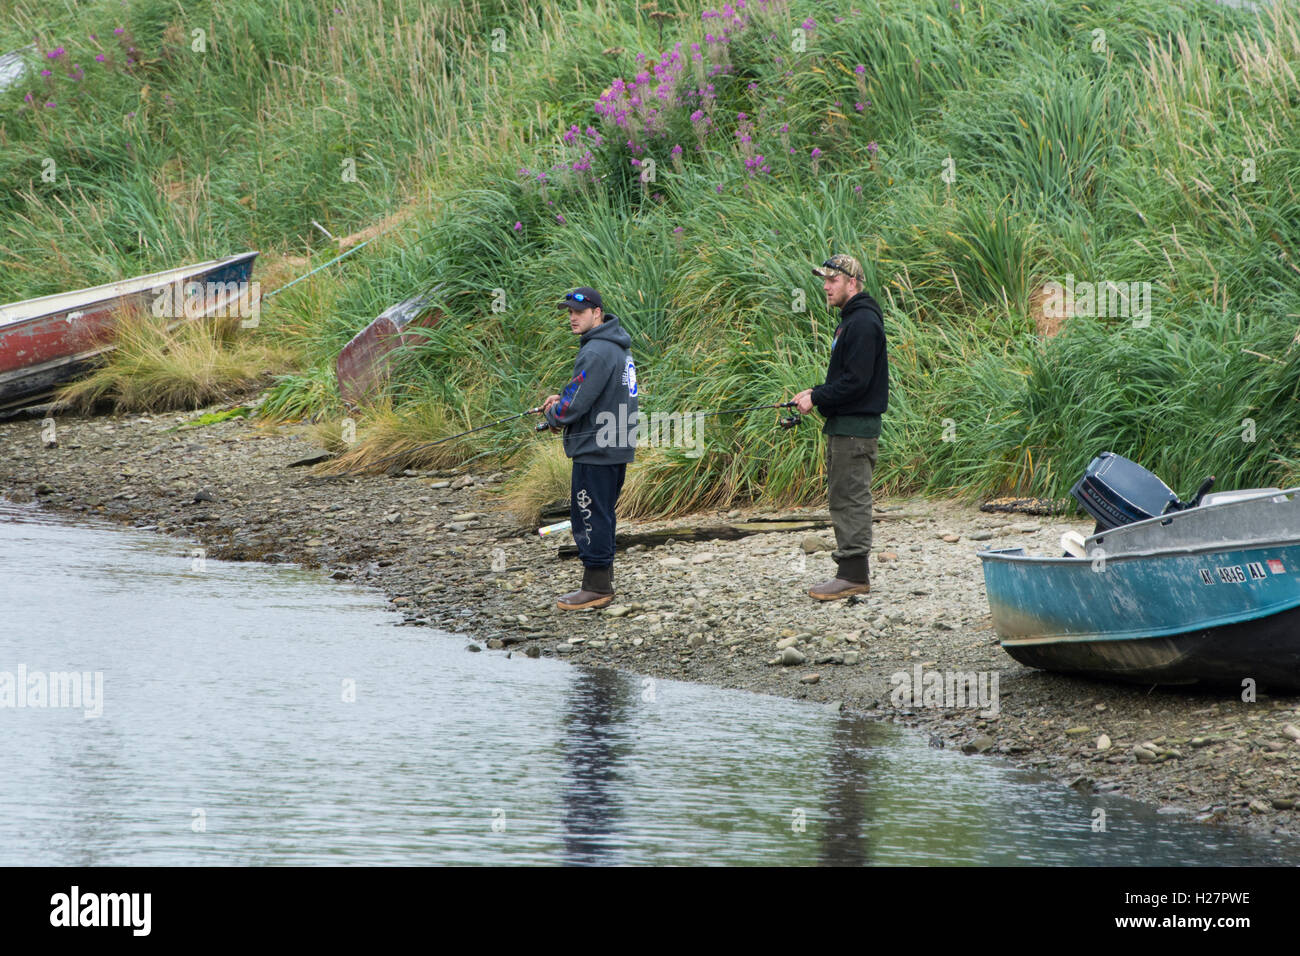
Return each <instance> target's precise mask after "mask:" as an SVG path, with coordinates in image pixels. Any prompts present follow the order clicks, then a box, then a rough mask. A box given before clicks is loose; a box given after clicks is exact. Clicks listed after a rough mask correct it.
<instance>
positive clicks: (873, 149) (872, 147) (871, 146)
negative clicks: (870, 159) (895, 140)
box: [867, 139, 880, 156]
mask: <svg viewBox="0 0 1300 956" xmlns="http://www.w3.org/2000/svg"><path fill="white" fill-rule="evenodd" d="M879 149H880V146H879V144H878V143H877V142H876V141H875V140H874V139H873V140H872V141H871V142H869V143H868V144H867V152H868V153H870V154H871V155H872V156H875V155H876V151H877V150H879Z"/></svg>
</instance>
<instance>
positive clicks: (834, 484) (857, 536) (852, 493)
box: [826, 435, 879, 581]
mask: <svg viewBox="0 0 1300 956" xmlns="http://www.w3.org/2000/svg"><path fill="white" fill-rule="evenodd" d="M878 451H879V439H876V438H858V437H856V436H853V435H827V436H826V475H827V481H828V497H829V499H830V511H831V524H832V525H833V526H834V528H835V544H836V548H835V550H834V551H833V552H831V557H832V558H834V559H835V563H836V565H837V566H838V567H839V573H838V577H840V578H843V579H844V580H846V581H866V580H867V559H868V557H869V556H870V554H871V473H872V472H873V471H874V470H875V468H876V454H877V452H878Z"/></svg>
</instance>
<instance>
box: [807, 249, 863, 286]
mask: <svg viewBox="0 0 1300 956" xmlns="http://www.w3.org/2000/svg"><path fill="white" fill-rule="evenodd" d="M832 272H840V273H843V274H844V275H846V276H848V277H849V278H850V279H857V280H858V281H859V282H866V281H867V274H866V273H865V272H863V271H862V263H860V262H858V260H857V259H854V258H853V257H852V256H846V255H844V254H842V253H841V254H839V255H834V256H831V257H830V258H829V259H827V260H826V261H825V262H823V263H822V264H821V268H820V269H814V270H813V275H815V276H817V277H818V278H822V279H824V278H826V277H827V276H829V275H830V274H831V273H832Z"/></svg>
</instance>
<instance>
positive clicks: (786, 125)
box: [781, 123, 790, 133]
mask: <svg viewBox="0 0 1300 956" xmlns="http://www.w3.org/2000/svg"><path fill="white" fill-rule="evenodd" d="M781 132H783V133H788V132H790V124H789V123H782V124H781Z"/></svg>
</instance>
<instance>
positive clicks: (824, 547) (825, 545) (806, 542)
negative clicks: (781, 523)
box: [800, 534, 834, 554]
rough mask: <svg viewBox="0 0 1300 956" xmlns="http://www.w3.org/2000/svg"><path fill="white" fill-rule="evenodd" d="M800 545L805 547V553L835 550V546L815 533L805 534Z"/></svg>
mask: <svg viewBox="0 0 1300 956" xmlns="http://www.w3.org/2000/svg"><path fill="white" fill-rule="evenodd" d="M800 547H802V548H803V550H804V553H806V554H816V553H817V552H818V551H832V550H834V548H833V546H832V545H831V543H830V542H829V541H827V540H826V539H825V538H822V537H819V536H817V535H815V534H806V535H804V536H803V541H802V542H800Z"/></svg>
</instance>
